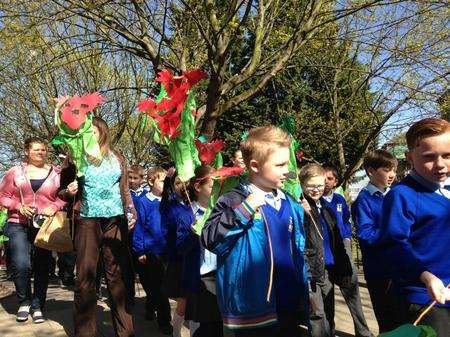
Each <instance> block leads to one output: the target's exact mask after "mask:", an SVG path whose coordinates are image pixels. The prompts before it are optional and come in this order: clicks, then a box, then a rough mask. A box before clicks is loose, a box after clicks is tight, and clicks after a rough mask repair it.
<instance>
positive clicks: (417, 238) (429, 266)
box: [379, 118, 450, 337]
mask: <svg viewBox="0 0 450 337" xmlns="http://www.w3.org/2000/svg"><path fill="white" fill-rule="evenodd" d="M406 142H407V146H408V152H407V153H406V158H407V160H408V162H409V163H410V164H411V165H412V168H413V169H412V171H411V172H410V174H409V175H408V176H407V177H405V178H404V179H403V180H402V181H400V182H399V183H398V184H396V185H395V186H394V187H393V188H392V189H391V190H390V191H389V193H388V194H387V195H386V197H385V199H384V201H383V210H382V216H381V222H380V240H379V243H380V245H381V247H382V249H383V251H384V252H385V253H386V255H385V256H386V260H385V262H386V263H387V264H389V265H390V266H391V271H392V273H393V274H392V276H393V278H394V280H395V282H397V283H398V284H399V285H400V287H401V289H402V291H403V294H404V296H405V299H406V302H407V307H406V309H407V314H408V318H409V321H411V320H413V319H414V318H416V317H417V315H418V312H419V311H420V310H421V308H422V307H424V306H426V305H428V304H429V303H431V302H432V301H433V300H434V301H437V303H438V305H437V307H435V308H434V309H433V310H431V311H430V312H429V313H428V314H427V315H426V316H425V318H424V320H422V322H421V324H424V325H429V326H431V327H433V328H434V330H436V333H437V336H442V337H443V336H450V289H449V288H448V287H446V286H447V285H448V284H449V283H450V258H449V252H450V248H449V247H450V181H449V176H450V123H449V122H448V121H446V120H443V119H436V118H427V119H423V120H421V121H419V122H416V123H415V124H413V125H412V126H411V127H410V128H409V130H408V131H407V132H406Z"/></svg>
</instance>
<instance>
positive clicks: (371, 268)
mask: <svg viewBox="0 0 450 337" xmlns="http://www.w3.org/2000/svg"><path fill="white" fill-rule="evenodd" d="M397 165H398V163H397V159H396V158H395V157H394V156H393V155H392V154H390V153H389V152H387V151H385V150H375V151H372V152H370V153H368V154H367V155H366V156H365V157H364V169H365V170H366V174H367V176H368V177H369V179H370V181H369V183H368V184H367V186H366V187H364V188H363V189H362V190H361V192H360V193H359V194H358V197H357V198H356V200H355V201H354V203H353V204H352V216H353V222H354V224H355V228H356V234H357V237H358V241H359V245H360V247H361V253H362V261H363V268H364V276H365V279H366V282H367V289H368V290H369V295H370V299H371V301H372V307H373V311H374V313H375V317H376V319H377V322H378V327H379V331H380V333H381V332H387V331H391V330H393V329H394V328H395V327H396V326H398V321H397V320H396V318H397V316H398V315H397V311H398V303H397V302H398V301H396V299H397V298H398V295H397V294H396V292H395V291H394V288H393V287H392V281H391V279H390V278H389V277H388V274H387V273H386V270H385V262H384V259H383V257H382V250H380V247H378V246H376V245H375V242H376V240H377V239H378V236H379V233H380V218H381V214H382V210H381V207H382V204H383V199H384V196H385V195H386V193H387V192H388V190H389V187H390V186H391V184H392V183H393V182H394V179H395V176H396V171H397Z"/></svg>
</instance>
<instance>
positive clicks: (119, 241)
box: [74, 216, 134, 337]
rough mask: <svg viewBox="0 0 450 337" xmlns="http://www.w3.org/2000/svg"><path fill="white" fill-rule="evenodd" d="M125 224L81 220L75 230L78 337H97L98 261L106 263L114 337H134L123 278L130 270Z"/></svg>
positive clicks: (115, 220)
mask: <svg viewBox="0 0 450 337" xmlns="http://www.w3.org/2000/svg"><path fill="white" fill-rule="evenodd" d="M126 226H127V224H126V220H125V218H124V217H123V216H118V217H113V218H87V219H79V220H78V221H77V224H76V226H75V252H76V255H77V262H76V267H77V279H76V283H75V299H74V304H75V308H74V325H75V336H76V337H95V336H96V333H97V317H96V310H97V296H96V292H95V280H96V271H97V262H98V259H99V257H100V258H102V260H103V266H104V268H105V275H106V282H107V286H108V291H109V293H110V307H111V314H112V321H113V326H114V331H115V335H116V336H117V337H131V336H134V328H133V318H132V314H131V306H130V303H128V301H129V300H128V296H127V291H126V289H125V282H124V275H126V270H127V268H130V266H129V261H130V258H129V250H128V246H127V240H126Z"/></svg>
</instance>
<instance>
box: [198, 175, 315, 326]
mask: <svg viewBox="0 0 450 337" xmlns="http://www.w3.org/2000/svg"><path fill="white" fill-rule="evenodd" d="M247 196H248V190H247V189H245V186H244V185H243V184H241V185H239V187H238V188H236V189H233V190H232V191H230V192H228V193H226V194H225V195H223V196H222V197H220V198H219V200H218V202H217V203H216V205H215V207H214V209H213V211H212V213H211V216H210V217H209V219H208V221H207V222H206V224H205V227H204V228H203V230H202V243H203V245H204V246H205V248H206V249H208V250H210V251H212V252H214V253H215V254H217V279H216V284H217V298H218V303H219V307H220V309H221V312H222V315H223V321H224V325H225V326H227V327H228V328H230V329H248V328H255V327H261V326H266V325H272V324H275V323H276V322H277V308H276V298H275V294H274V292H272V289H271V288H270V280H271V279H272V278H271V267H272V266H271V259H270V250H269V248H268V247H269V242H270V240H271V238H270V235H267V230H266V226H265V223H264V221H263V219H262V217H261V216H259V214H260V213H256V214H255V213H254V211H252V210H251V208H250V207H249V205H248V204H246V203H245V201H244V200H245V198H246V197H247ZM287 201H288V202H289V204H290V207H291V209H292V213H293V214H292V220H293V221H292V224H293V230H292V235H293V237H292V240H293V246H292V258H293V262H294V265H295V266H296V268H297V271H298V278H299V280H300V282H301V284H302V286H303V287H302V289H301V290H300V292H301V293H302V294H303V296H302V303H299V307H302V309H303V310H304V313H306V315H307V313H309V309H308V304H309V300H308V285H307V269H306V262H305V259H304V255H303V253H304V250H305V235H304V232H303V207H302V206H301V205H300V204H299V203H297V202H296V201H294V199H292V198H291V197H290V196H288V195H287ZM272 286H273V284H272ZM268 297H269V298H268ZM299 319H300V318H299ZM304 322H307V318H306V317H305V318H304V319H303V323H304Z"/></svg>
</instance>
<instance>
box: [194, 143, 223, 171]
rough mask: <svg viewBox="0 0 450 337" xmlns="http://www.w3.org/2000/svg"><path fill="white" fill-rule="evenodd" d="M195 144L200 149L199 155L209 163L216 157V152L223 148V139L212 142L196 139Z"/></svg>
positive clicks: (205, 162)
mask: <svg viewBox="0 0 450 337" xmlns="http://www.w3.org/2000/svg"><path fill="white" fill-rule="evenodd" d="M195 146H196V147H197V150H198V157H199V159H200V161H201V162H202V163H203V164H206V165H209V164H211V163H212V162H213V161H214V158H216V154H217V153H218V152H220V151H221V150H222V148H223V141H222V140H214V141H212V142H210V143H202V142H201V141H199V140H196V141H195Z"/></svg>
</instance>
